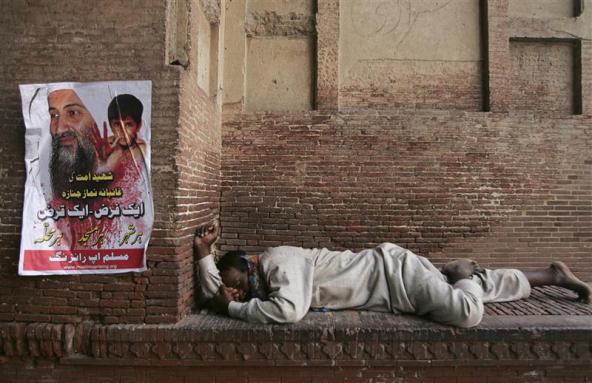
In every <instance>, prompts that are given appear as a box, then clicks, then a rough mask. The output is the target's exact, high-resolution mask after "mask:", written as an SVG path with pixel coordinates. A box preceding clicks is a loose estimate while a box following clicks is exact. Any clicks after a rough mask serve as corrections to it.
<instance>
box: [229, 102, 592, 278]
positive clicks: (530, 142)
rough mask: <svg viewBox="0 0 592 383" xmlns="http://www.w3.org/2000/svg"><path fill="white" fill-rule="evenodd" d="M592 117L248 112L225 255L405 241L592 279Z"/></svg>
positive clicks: (431, 251)
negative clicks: (567, 267)
mask: <svg viewBox="0 0 592 383" xmlns="http://www.w3.org/2000/svg"><path fill="white" fill-rule="evenodd" d="M590 123H591V120H590V118H577V117H574V118H565V119H544V118H537V117H535V116H534V115H525V114H523V115H520V116H516V117H512V116H508V115H496V114H487V113H462V112H456V113H455V112H435V111H431V112H418V111H413V113H411V112H405V111H399V112H390V113H389V112H351V113H349V114H346V113H340V114H326V113H322V112H313V113H307V114H298V115H296V114H294V115H274V114H242V115H237V116H234V117H228V118H227V119H226V120H225V121H224V123H223V149H222V200H221V222H222V229H223V230H222V241H221V242H220V245H221V246H220V247H221V248H222V249H234V248H243V249H245V250H248V251H259V250H261V249H263V248H265V247H267V246H275V245H280V244H291V245H298V246H304V247H329V248H351V249H361V248H364V247H369V246H373V245H375V244H378V243H380V242H383V241H390V242H395V243H398V244H400V245H402V246H404V247H407V248H409V249H412V250H413V251H416V252H418V253H419V254H421V255H424V256H428V257H430V258H432V259H433V260H434V261H436V262H438V263H440V262H443V261H444V260H446V259H450V258H455V257H458V256H459V255H463V256H464V255H467V256H471V257H473V258H475V259H477V260H478V261H480V262H482V263H483V264H484V265H489V266H495V267H500V266H516V267H522V268H535V267H539V266H545V265H547V264H548V262H549V261H550V260H551V259H557V258H558V259H562V260H564V261H566V262H567V263H568V264H572V265H573V266H576V267H575V268H576V272H577V273H578V275H580V276H581V277H583V278H585V279H587V280H592V259H591V258H590V256H589V250H590V231H591V229H592V219H591V216H592V202H591V197H592V188H591V187H590V186H591V185H590V182H591V167H590V165H591V164H592V158H591V157H590V150H589V148H590V147H591V144H592V143H591V142H590V136H589V132H588V129H589V126H590Z"/></svg>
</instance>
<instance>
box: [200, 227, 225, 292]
mask: <svg viewBox="0 0 592 383" xmlns="http://www.w3.org/2000/svg"><path fill="white" fill-rule="evenodd" d="M219 232H220V229H219V227H218V224H216V223H213V224H211V225H204V226H200V227H198V228H197V231H196V232H195V239H194V241H193V250H194V254H195V259H196V260H197V266H198V270H199V271H198V272H199V279H200V285H201V291H202V296H203V297H204V298H206V299H210V298H213V297H214V296H215V295H216V293H217V292H218V291H219V290H220V287H221V286H222V280H221V279H220V272H219V271H218V268H217V267H216V263H215V262H214V257H213V256H212V255H211V248H212V245H213V244H214V242H216V240H217V239H218V234H219Z"/></svg>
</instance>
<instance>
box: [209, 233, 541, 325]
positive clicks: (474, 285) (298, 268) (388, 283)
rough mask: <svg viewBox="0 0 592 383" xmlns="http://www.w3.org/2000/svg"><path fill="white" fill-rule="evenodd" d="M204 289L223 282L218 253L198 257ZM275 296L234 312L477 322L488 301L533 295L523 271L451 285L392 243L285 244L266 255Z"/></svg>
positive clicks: (246, 316) (261, 316)
mask: <svg viewBox="0 0 592 383" xmlns="http://www.w3.org/2000/svg"><path fill="white" fill-rule="evenodd" d="M198 264H199V269H200V278H201V286H202V290H203V295H204V297H206V298H211V297H213V296H214V294H216V292H217V291H218V288H219V286H220V285H221V280H220V276H219V273H218V269H217V268H216V265H215V263H214V261H213V258H212V256H207V257H205V258H203V259H201V260H199V262H198ZM259 264H260V270H261V271H262V273H263V278H264V279H265V282H266V283H267V287H268V289H269V291H268V300H265V301H263V300H260V299H251V300H250V301H248V302H231V303H230V305H229V307H228V311H229V314H230V316H232V317H235V318H240V319H243V320H247V321H250V322H260V323H269V322H275V323H290V322H296V321H298V320H300V319H301V318H302V317H303V316H304V315H305V314H306V313H307V312H308V310H309V309H310V308H325V309H329V310H342V309H359V310H371V311H383V312H395V313H415V314H419V315H427V316H429V317H430V318H431V319H433V320H435V321H438V322H441V323H445V324H451V325H456V326H461V327H471V326H475V325H477V324H478V323H479V322H480V321H481V318H482V316H483V302H490V301H496V302H499V301H508V300H515V299H521V298H524V297H527V296H528V295H529V294H530V284H529V283H528V280H527V279H526V277H525V276H524V274H523V273H522V272H520V271H519V270H487V271H486V272H485V273H483V274H480V275H479V278H477V277H475V278H474V280H470V279H463V280H460V281H458V282H457V283H456V284H455V285H454V286H451V285H450V284H448V282H447V281H446V277H445V276H444V275H443V274H442V273H440V271H439V270H438V269H436V268H435V267H434V266H433V265H432V264H431V262H430V261H428V260H427V259H426V258H424V257H420V256H417V255H415V254H414V253H412V252H411V251H409V250H406V249H403V248H401V247H399V246H397V245H394V244H392V243H383V244H381V245H379V246H377V247H376V248H374V249H369V250H364V251H361V252H359V253H353V252H351V251H329V250H327V249H303V248H299V247H291V246H281V247H275V248H269V249H267V250H266V251H265V252H263V253H262V254H261V255H260V256H259Z"/></svg>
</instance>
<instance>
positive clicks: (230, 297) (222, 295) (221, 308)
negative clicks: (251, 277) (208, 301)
mask: <svg viewBox="0 0 592 383" xmlns="http://www.w3.org/2000/svg"><path fill="white" fill-rule="evenodd" d="M237 295H238V292H237V291H236V290H235V289H233V288H230V287H226V286H220V290H218V294H216V296H214V298H213V299H212V305H213V307H214V310H215V311H216V312H218V313H220V314H224V315H228V305H229V304H230V302H232V301H234V300H235V299H236V297H237Z"/></svg>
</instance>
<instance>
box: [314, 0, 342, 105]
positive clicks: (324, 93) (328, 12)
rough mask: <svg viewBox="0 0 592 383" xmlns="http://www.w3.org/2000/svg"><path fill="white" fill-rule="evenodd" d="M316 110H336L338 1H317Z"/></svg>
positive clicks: (337, 85) (337, 88) (337, 87)
mask: <svg viewBox="0 0 592 383" xmlns="http://www.w3.org/2000/svg"><path fill="white" fill-rule="evenodd" d="M316 28H317V30H316V32H317V67H316V69H317V81H316V82H317V84H316V86H317V88H316V109H322V110H336V109H337V108H338V98H339V97H338V90H339V82H338V79H339V76H338V66H339V0H317V15H316Z"/></svg>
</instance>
